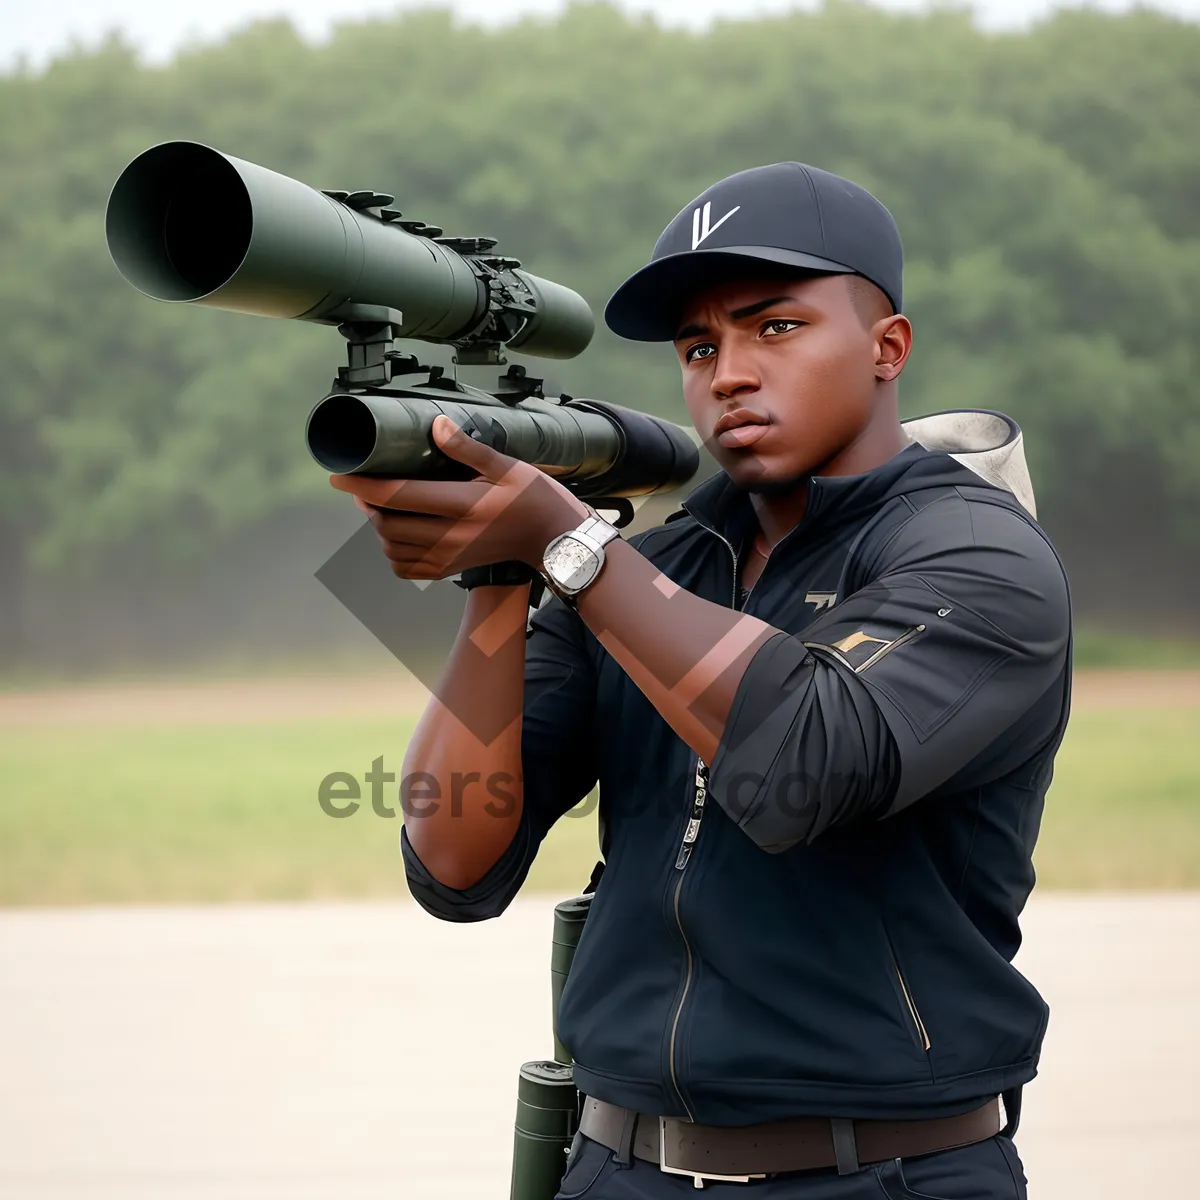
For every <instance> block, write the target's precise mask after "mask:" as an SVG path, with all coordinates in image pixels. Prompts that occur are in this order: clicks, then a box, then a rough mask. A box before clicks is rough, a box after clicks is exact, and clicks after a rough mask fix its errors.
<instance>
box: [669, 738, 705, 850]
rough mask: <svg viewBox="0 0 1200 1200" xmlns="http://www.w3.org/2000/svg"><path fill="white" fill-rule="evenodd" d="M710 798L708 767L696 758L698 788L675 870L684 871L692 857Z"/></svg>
mask: <svg viewBox="0 0 1200 1200" xmlns="http://www.w3.org/2000/svg"><path fill="white" fill-rule="evenodd" d="M707 799H708V767H707V766H705V764H704V759H702V758H698V759H696V790H695V793H694V794H693V796H692V815H691V817H690V818H689V819H688V823H687V827H686V828H685V829H684V831H683V841H682V842H681V843H680V846H679V854H678V855H677V856H676V858H675V870H677V871H682V870H683V868H684V867H686V866H687V864H688V859H689V858H691V857H692V847H693V846H694V845H695V844H696V838H698V837H699V836H700V821H701V818H703V816H704V802H705V800H707Z"/></svg>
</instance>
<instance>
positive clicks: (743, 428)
mask: <svg viewBox="0 0 1200 1200" xmlns="http://www.w3.org/2000/svg"><path fill="white" fill-rule="evenodd" d="M769 428H770V419H769V418H767V417H764V416H762V415H760V414H759V413H756V412H751V411H750V410H749V409H748V408H735V409H734V410H733V411H732V412H727V413H723V414H722V415H721V416H720V418H718V420H717V423H716V424H715V425H714V426H713V436H714V437H715V438H716V439H717V442H718V443H719V444H720V445H722V446H724V447H725V448H726V449H727V450H733V449H737V448H738V447H740V446H749V445H752V444H753V443H754V442H757V441H758V439H759V438H761V437H762V436H763V435H764V434H765V433H766V432H767V430H768V429H769Z"/></svg>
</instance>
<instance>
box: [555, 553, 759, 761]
mask: <svg viewBox="0 0 1200 1200" xmlns="http://www.w3.org/2000/svg"><path fill="white" fill-rule="evenodd" d="M606 556H607V557H606V562H605V565H604V569H603V570H602V571H601V572H600V577H599V578H598V579H597V580H596V582H595V583H594V584H593V585H592V586H591V587H590V588H588V589H587V591H585V592H584V593H583V594H582V595H581V596H580V597H579V600H578V607H579V615H580V616H581V617H582V618H583V620H584V622H585V623H586V624H587V626H588V628H590V629H591V630H592V632H593V633H594V634H595V635H596V637H597V638H598V639H599V641H600V643H601V644H602V645H603V646H604V648H605V649H606V650H607V651H608V652H609V654H611V655H612V657H613V658H614V659H615V660H616V661H617V662H618V663H619V664H620V665H621V667H622V668H623V669H624V670H625V672H626V674H628V675H629V677H630V678H631V679H632V680H633V681H634V683H636V684H637V686H638V687H639V688H640V689H641V690H642V691H643V692H644V693H645V695H646V697H647V699H648V700H649V701H650V702H651V704H653V705H654V707H655V708H656V709H657V710H658V712H659V713H660V714H661V716H662V717H663V719H664V720H665V721H666V722H667V724H668V725H670V726H671V728H672V729H674V730H675V732H676V733H677V734H678V735H679V736H680V737H681V738H682V739H683V740H684V741H685V742H686V743H687V744H688V745H689V746H691V748H692V749H693V750H695V751H696V753H697V754H699V755H700V757H701V758H703V759H704V761H705V762H707V763H710V764H711V763H712V761H713V758H714V756H715V755H716V752H717V746H718V745H719V744H720V741H721V734H722V732H723V731H724V729H725V724H726V721H727V720H728V719H729V711H730V709H731V708H732V706H733V700H734V696H735V695H736V694H737V689H738V684H739V682H740V681H741V678H742V675H743V674H744V673H745V671H746V668H747V666H748V665H749V663H750V660H751V659H752V658H753V657H754V655H755V654H756V653H757V651H758V649H759V648H760V647H761V646H762V645H763V643H764V642H766V641H767V640H769V639H770V638H771V637H773V636H775V634H777V633H779V632H780V631H779V630H778V629H775V628H774V627H773V626H771V625H768V624H766V622H764V621H760V620H759V619H758V618H757V617H749V616H746V615H745V614H744V613H739V612H736V611H734V610H732V609H728V608H725V607H723V606H722V605H719V604H713V603H711V602H710V601H708V600H701V599H700V598H699V597H698V596H694V595H692V594H691V593H690V592H688V591H685V590H684V589H683V588H680V587H679V586H678V585H676V584H675V583H673V582H672V581H671V580H670V579H668V578H667V577H666V576H665V575H664V574H663V573H662V572H661V571H660V570H659V569H658V568H657V567H655V566H654V565H653V564H652V563H651V562H650V561H649V560H648V559H646V558H643V557H642V555H641V554H639V553H638V551H637V550H635V549H634V548H633V547H632V546H630V545H629V544H628V543H627V542H620V541H614V542H610V543H609V545H608V547H607V548H606Z"/></svg>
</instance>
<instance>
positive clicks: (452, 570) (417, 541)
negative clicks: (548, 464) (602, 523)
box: [329, 416, 589, 579]
mask: <svg viewBox="0 0 1200 1200" xmlns="http://www.w3.org/2000/svg"><path fill="white" fill-rule="evenodd" d="M433 440H434V442H435V443H436V444H437V447H438V449H439V450H441V452H442V453H443V454H445V455H446V456H447V457H449V458H453V459H455V460H457V461H458V462H461V463H464V464H465V465H466V466H468V467H470V468H471V469H472V470H474V471H475V472H477V476H476V478H475V479H472V480H467V481H465V482H449V481H443V480H429V479H374V478H367V477H365V476H359V475H331V476H330V478H329V482H330V483H331V484H332V485H333V486H334V487H335V488H337V489H338V490H339V491H342V492H349V493H350V494H351V495H352V496H353V497H354V502H355V504H357V505H358V507H359V508H361V509H362V510H363V512H365V513H366V514H367V517H368V519H369V520H370V522H371V524H372V525H373V526H374V527H375V532H376V533H377V534H378V535H379V540H380V542H381V544H382V546H383V552H384V554H385V555H386V556H387V558H388V560H389V561H390V562H391V565H392V573H393V574H395V575H397V576H399V577H400V578H402V579H445V578H446V577H447V576H449V575H457V574H458V573H459V572H460V571H464V570H466V569H467V568H468V567H481V566H486V565H487V564H489V563H496V562H508V561H512V560H517V561H519V562H524V563H528V564H529V565H530V566H532V567H535V568H540V567H541V563H542V554H543V552H544V551H545V549H546V546H547V545H548V544H549V543H550V541H551V539H552V538H554V537H556V536H557V535H558V534H560V533H564V532H566V530H568V529H574V528H575V527H576V526H577V525H579V524H580V523H581V522H582V521H583V520H584V519H585V518H586V517H587V516H588V515H589V514H588V510H587V507H586V506H585V505H584V503H583V501H582V500H580V499H579V498H578V497H576V496H573V495H572V494H571V493H570V492H569V491H568V490H567V489H566V488H565V487H563V485H562V484H561V483H559V482H558V481H557V480H554V479H552V478H551V477H550V476H549V475H547V474H545V473H544V472H542V471H539V470H538V468H537V467H535V466H533V465H532V464H530V463H527V462H522V461H521V460H520V459H516V458H511V457H510V456H509V455H507V454H501V453H499V452H498V451H496V450H493V449H492V448H491V447H490V446H484V445H481V444H480V443H479V442H476V441H473V440H472V439H471V438H470V437H468V436H467V434H465V433H463V431H462V430H461V429H460V428H459V427H458V426H457V425H455V423H454V422H453V421H452V420H450V418H449V417H446V416H439V417H437V418H436V419H435V420H434V422H433Z"/></svg>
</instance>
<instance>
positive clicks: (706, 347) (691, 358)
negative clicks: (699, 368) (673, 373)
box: [686, 342, 717, 362]
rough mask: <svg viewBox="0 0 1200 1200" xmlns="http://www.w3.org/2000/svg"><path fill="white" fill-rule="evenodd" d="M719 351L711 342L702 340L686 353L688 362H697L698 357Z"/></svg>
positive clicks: (704, 356) (706, 356) (705, 356)
mask: <svg viewBox="0 0 1200 1200" xmlns="http://www.w3.org/2000/svg"><path fill="white" fill-rule="evenodd" d="M716 352H717V350H716V347H715V346H714V345H713V344H712V343H711V342H701V343H700V345H698V346H692V347H691V348H690V349H689V350H688V352H687V355H686V361H687V362H695V361H696V360H697V359H698V358H708V356H709V355H710V354H715V353H716Z"/></svg>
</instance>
